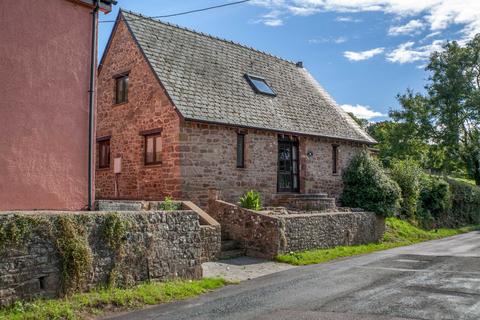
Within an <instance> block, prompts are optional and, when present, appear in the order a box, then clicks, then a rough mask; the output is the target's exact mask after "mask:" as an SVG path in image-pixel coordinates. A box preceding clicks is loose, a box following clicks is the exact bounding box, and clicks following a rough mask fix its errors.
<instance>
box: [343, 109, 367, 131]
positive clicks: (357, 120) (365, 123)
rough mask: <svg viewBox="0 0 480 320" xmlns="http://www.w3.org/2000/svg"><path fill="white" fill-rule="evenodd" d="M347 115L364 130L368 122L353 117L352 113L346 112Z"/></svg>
mask: <svg viewBox="0 0 480 320" xmlns="http://www.w3.org/2000/svg"><path fill="white" fill-rule="evenodd" d="M347 113H348V115H349V116H350V117H352V119H353V120H354V121H355V122H356V123H358V125H359V126H360V127H361V128H362V129H365V128H366V127H367V126H368V124H369V122H368V120H367V119H362V118H359V117H357V116H356V115H354V114H353V112H347Z"/></svg>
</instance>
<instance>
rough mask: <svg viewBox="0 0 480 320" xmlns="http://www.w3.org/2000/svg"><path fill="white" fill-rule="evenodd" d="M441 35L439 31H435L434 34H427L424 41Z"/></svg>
mask: <svg viewBox="0 0 480 320" xmlns="http://www.w3.org/2000/svg"><path fill="white" fill-rule="evenodd" d="M441 34H442V33H441V32H440V31H435V32H432V33H429V34H427V35H426V36H425V39H428V38H433V37H436V36H439V35H441Z"/></svg>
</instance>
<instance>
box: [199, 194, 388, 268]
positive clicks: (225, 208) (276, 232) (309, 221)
mask: <svg viewBox="0 0 480 320" xmlns="http://www.w3.org/2000/svg"><path fill="white" fill-rule="evenodd" d="M209 214H210V215H211V216H212V217H213V218H215V219H216V220H217V221H218V222H219V223H220V224H221V226H222V235H224V236H225V237H227V238H230V239H233V240H236V241H238V242H240V243H241V244H242V245H243V247H244V248H245V250H246V254H247V255H249V256H254V257H261V258H268V259H272V258H274V257H276V256H277V255H279V254H283V253H288V252H291V251H304V250H310V249H317V248H330V247H335V246H341V245H358V244H366V243H371V242H378V241H380V240H381V239H382V237H383V233H384V231H385V222H384V220H383V218H379V217H377V216H376V215H375V214H373V213H369V212H352V211H345V212H317V213H314V212H309V213H301V214H298V213H289V214H274V213H272V212H268V211H264V212H258V211H252V210H248V209H244V208H241V207H239V206H236V205H233V204H231V203H228V202H225V201H221V200H214V199H211V200H210V201H209Z"/></svg>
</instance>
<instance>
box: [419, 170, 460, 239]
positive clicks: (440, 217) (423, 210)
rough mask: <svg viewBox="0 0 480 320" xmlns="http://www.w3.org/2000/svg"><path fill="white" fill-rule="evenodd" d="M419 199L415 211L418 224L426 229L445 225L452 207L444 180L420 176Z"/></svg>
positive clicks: (449, 193) (448, 189) (448, 190)
mask: <svg viewBox="0 0 480 320" xmlns="http://www.w3.org/2000/svg"><path fill="white" fill-rule="evenodd" d="M420 177H421V178H420V198H419V203H418V209H417V220H418V222H419V224H420V225H421V226H422V227H424V228H427V229H430V228H432V227H433V226H434V224H435V225H445V221H446V220H449V215H450V208H451V206H452V201H451V192H450V187H449V185H448V183H447V181H445V180H444V179H442V178H440V177H435V176H429V175H426V174H422V175H421V176H420Z"/></svg>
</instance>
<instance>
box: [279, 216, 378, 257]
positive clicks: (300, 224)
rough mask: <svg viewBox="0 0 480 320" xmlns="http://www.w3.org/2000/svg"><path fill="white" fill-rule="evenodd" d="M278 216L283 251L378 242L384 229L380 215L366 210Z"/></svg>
mask: <svg viewBox="0 0 480 320" xmlns="http://www.w3.org/2000/svg"><path fill="white" fill-rule="evenodd" d="M281 219H283V220H284V221H285V225H284V231H283V234H284V236H285V247H284V248H283V252H284V253H286V252H291V251H293V252H295V251H305V250H310V249H315V248H332V247H337V246H350V245H359V244H367V243H372V242H378V241H380V240H381V239H382V237H383V233H384V232H385V221H384V219H383V218H380V217H377V216H376V215H375V214H374V213H370V212H328V213H313V214H312V213H305V214H289V215H285V216H282V218H281Z"/></svg>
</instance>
